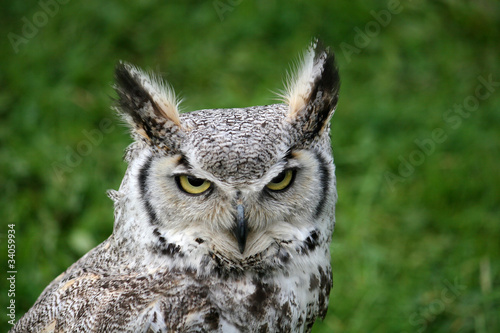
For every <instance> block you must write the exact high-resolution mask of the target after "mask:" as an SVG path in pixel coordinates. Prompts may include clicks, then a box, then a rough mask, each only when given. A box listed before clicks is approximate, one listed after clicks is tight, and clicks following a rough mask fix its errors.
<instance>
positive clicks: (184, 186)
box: [10, 41, 340, 332]
mask: <svg viewBox="0 0 500 333" xmlns="http://www.w3.org/2000/svg"><path fill="white" fill-rule="evenodd" d="M339 87H340V80H339V74H338V70H337V67H336V64H335V58H334V54H333V53H332V52H331V51H330V50H329V49H328V48H325V47H324V46H322V44H321V43H319V42H317V41H313V43H312V44H311V46H310V47H309V48H308V49H307V51H306V52H304V54H303V56H302V58H301V61H300V63H299V64H298V66H297V69H296V71H295V72H294V73H292V74H291V75H289V77H288V79H287V83H286V85H285V88H284V90H283V91H282V92H281V94H280V96H281V99H282V103H281V104H273V105H265V106H252V107H247V108H234V109H211V110H200V111H193V112H188V113H182V114H181V113H179V100H178V99H177V98H176V96H175V93H174V91H173V90H172V88H171V87H170V86H169V85H168V84H167V83H164V82H162V81H161V79H160V78H159V77H158V76H155V75H153V74H150V73H146V72H143V71H141V70H140V69H138V68H137V67H134V66H133V65H130V64H128V63H123V62H122V63H119V64H118V65H117V67H116V85H115V90H116V92H117V95H118V98H117V99H116V106H115V109H116V110H117V111H118V112H119V113H120V114H121V116H122V117H123V118H124V119H125V121H126V123H127V124H128V125H129V127H130V131H131V134H132V138H133V139H134V142H133V143H132V144H131V145H130V146H129V147H128V148H127V150H126V153H125V160H126V161H127V162H128V168H127V171H126V173H125V176H124V178H123V181H122V183H121V185H120V188H119V190H117V191H115V190H110V191H109V192H108V195H109V197H110V198H111V199H112V200H113V201H114V218H115V222H114V229H113V233H112V235H111V236H110V237H109V238H108V239H107V240H105V241H104V242H103V243H101V244H100V245H98V246H97V247H96V248H94V249H92V250H91V251H90V252H88V253H87V254H86V255H85V256H83V257H82V258H81V259H80V260H78V261H77V262H76V263H74V264H73V265H72V266H71V267H69V268H68V269H67V270H66V271H65V272H64V273H62V274H61V275H60V276H58V277H57V278H56V279H55V280H54V281H52V282H51V283H50V285H49V286H48V287H47V288H46V289H45V290H44V291H43V293H42V294H41V295H40V297H39V298H38V300H37V301H36V303H35V304H34V305H33V307H32V308H31V309H30V310H29V311H28V312H27V313H26V314H25V315H24V316H23V317H22V318H21V319H20V320H19V321H18V322H17V323H16V324H15V325H14V326H13V328H12V329H11V331H10V332H310V331H311V329H312V326H313V324H314V322H315V320H316V319H317V318H322V317H324V316H325V314H326V311H327V307H328V299H329V294H330V289H331V286H332V270H331V266H330V242H331V236H332V232H333V228H334V224H335V218H334V215H335V203H336V200H337V192H336V180H335V175H334V171H335V167H334V164H333V155H332V152H331V145H330V118H331V116H332V114H333V112H334V110H335V108H336V105H337V100H338V92H339Z"/></svg>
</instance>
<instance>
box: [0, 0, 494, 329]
mask: <svg viewBox="0 0 500 333" xmlns="http://www.w3.org/2000/svg"><path fill="white" fill-rule="evenodd" d="M46 1H47V0H46ZM66 2H67V3H66V4H61V5H59V8H58V9H57V11H56V12H55V13H53V14H54V15H52V16H51V15H48V16H47V20H46V22H44V21H43V15H42V14H40V12H41V13H43V9H42V7H41V6H40V4H39V3H38V2H37V1H10V2H8V3H7V2H5V1H4V2H3V3H2V10H1V11H0V22H1V23H0V29H1V30H0V50H1V52H0V191H1V194H0V216H1V227H0V240H1V247H0V263H1V265H0V267H1V271H0V276H1V280H0V288H1V296H0V308H1V309H2V310H1V311H0V312H1V313H0V314H1V316H0V318H1V319H0V330H1V331H5V330H7V329H8V328H9V327H10V325H8V324H7V323H6V321H7V320H6V319H7V317H6V315H5V313H6V306H7V304H8V303H7V302H8V300H9V298H8V297H7V289H8V285H7V281H6V278H5V274H6V271H7V270H8V268H7V246H6V244H7V225H8V224H15V230H16V239H15V240H16V246H17V247H16V269H17V272H18V273H17V279H16V296H15V300H16V311H17V317H18V318H19V317H20V316H21V315H22V314H23V313H24V312H25V311H26V310H28V309H29V308H30V306H31V305H32V304H33V303H34V301H35V300H36V298H37V297H38V295H39V294H40V293H41V291H42V290H43V289H44V287H45V286H46V285H47V284H48V283H49V282H50V281H51V280H52V279H54V278H55V277H56V276H57V275H58V274H60V273H61V272H62V271H63V270H65V269H66V268H67V267H68V266H69V265H70V264H72V263H73V262H74V261H76V260H77V259H78V258H79V257H81V256H82V255H83V254H84V253H86V252H87V251H88V250H89V249H91V248H92V247H94V246H96V245H97V244H99V243H100V242H102V241H103V240H104V239H105V238H106V237H107V236H108V235H109V234H110V233H111V231H112V226H113V207H112V202H111V200H109V199H107V197H106V195H105V191H106V190H107V189H110V188H114V189H116V188H118V186H119V184H120V180H121V178H122V176H123V174H124V171H125V168H126V165H125V163H124V162H123V161H122V152H123V150H124V148H125V147H126V146H127V145H128V144H129V143H130V142H131V140H130V138H129V136H128V133H127V131H126V129H125V127H124V126H122V125H121V122H120V121H119V120H118V119H116V117H115V115H114V114H113V112H112V111H111V110H110V105H111V100H110V96H111V97H112V96H114V93H113V90H112V88H111V84H112V81H113V70H114V66H115V64H116V63H117V62H118V60H120V59H123V60H126V61H129V62H132V63H134V64H136V65H138V66H140V67H143V68H146V69H151V70H154V71H159V72H161V73H162V75H163V76H164V78H166V79H167V80H168V81H169V82H170V83H171V84H172V85H173V86H174V87H175V89H176V91H177V92H178V93H180V94H181V95H182V97H184V99H185V102H184V103H183V104H182V106H183V109H184V110H185V111H190V110H196V109H201V108H215V107H245V106H250V105H259V104H261V105H262V104H269V103H273V102H275V95H274V94H273V93H272V92H271V91H270V90H274V91H276V90H278V89H280V88H281V87H282V81H283V78H284V77H285V72H286V70H287V69H288V68H289V64H290V63H292V62H293V61H294V60H296V59H297V56H298V54H299V53H300V52H302V50H303V49H304V48H305V47H306V46H307V45H308V44H309V42H310V40H311V38H312V37H313V36H319V37H321V38H322V39H323V41H324V43H325V44H327V45H330V46H331V47H332V48H333V49H334V50H335V52H336V54H337V58H338V65H339V68H340V73H341V78H342V88H341V95H340V102H339V105H338V109H337V112H336V114H335V115H334V117H333V120H332V138H333V143H332V145H333V149H334V154H335V161H336V165H337V180H338V181H337V182H338V192H339V201H338V206H337V225H336V229H335V233H334V235H333V243H332V246H331V248H332V263H333V268H334V269H333V272H334V288H333V290H332V293H331V298H330V309H329V312H328V315H327V317H326V319H325V320H324V321H323V322H318V323H317V324H316V325H315V328H314V332H480V333H484V332H500V319H499V318H500V262H499V258H500V218H499V217H500V208H499V207H500V205H499V201H500V200H499V198H500V177H499V174H500V172H499V167H500V156H499V152H500V149H499V144H500V127H499V124H500V112H499V111H500V110H499V107H500V86H499V85H498V83H497V84H496V86H494V87H490V88H491V90H492V91H491V92H489V93H490V95H489V96H488V97H487V98H484V99H483V100H480V101H479V104H478V105H474V104H466V105H467V108H468V109H469V110H471V112H467V113H464V114H463V115H459V114H457V113H450V112H453V108H454V106H455V105H457V106H458V107H460V106H462V107H463V105H464V103H474V101H475V100H474V98H475V97H474V96H475V95H476V87H477V86H478V85H479V84H480V81H479V80H480V79H478V78H479V77H482V78H485V79H488V77H490V79H491V80H493V81H494V82H500V64H499V54H500V52H499V51H500V43H499V40H500V3H499V2H498V1H496V0H481V1H460V0H438V1H422V0H420V1H417V0H414V1H410V0H408V1H401V2H400V3H399V5H398V6H396V8H397V10H398V11H399V12H398V13H394V14H391V16H390V22H388V24H384V25H385V26H382V25H381V24H380V23H377V21H376V20H375V18H374V16H373V15H372V14H373V12H372V11H374V12H375V13H379V12H380V11H383V10H388V9H389V8H393V7H392V6H394V5H393V2H394V0H392V1H390V2H389V3H388V2H387V1H362V0H352V1H349V2H346V1H330V0H325V1H264V0H258V1H249V0H243V1H241V0H221V1H204V2H201V1H182V2H181V1H177V2H173V1H153V0H147V1H146V0H143V1H136V2H134V3H133V4H128V3H127V4H126V3H125V2H123V1H116V0H112V1H105V2H103V1H95V0H90V1H85V2H83V1H66ZM224 10H225V11H224ZM218 11H219V12H218ZM221 11H224V12H221ZM34 19H35V20H38V21H37V22H38V24H39V25H41V26H40V28H38V31H37V32H36V33H34V35H33V36H31V35H30V34H29V31H25V33H26V32H28V36H29V37H30V38H26V43H23V44H19V45H17V49H18V50H17V51H18V52H15V50H14V47H13V45H12V43H11V42H10V41H9V33H14V34H17V35H18V36H21V37H22V36H23V26H24V25H25V24H26V23H25V22H26V20H27V21H29V22H33V20H34ZM40 22H41V23H44V24H41V23H40ZM377 27H378V29H377ZM366 29H368V32H369V34H370V36H369V37H367V38H365V39H364V40H362V37H360V32H359V31H362V32H364V31H365V30H366ZM370 29H371V30H370ZM25 30H26V29H25ZM10 36H11V37H12V35H10ZM25 36H26V35H25ZM353 48H356V49H355V50H354V49H353ZM348 49H349V50H350V51H351V52H348ZM479 92H480V93H486V92H488V91H487V90H485V88H480V90H479ZM450 110H451V111H450ZM450 117H453V118H450ZM445 119H448V121H446V120H445ZM102 121H104V122H107V121H112V124H113V125H112V127H111V128H110V129H109V130H107V131H102V130H101V134H102V139H101V138H100V137H95V138H97V139H98V140H97V139H95V140H96V141H95V144H91V145H90V146H88V145H87V146H86V147H84V146H83V145H85V143H83V142H89V140H88V138H87V136H86V133H89V132H90V133H95V132H96V131H98V130H99V128H100V126H101V125H102V123H101V122H102ZM436 129H438V131H439V129H441V132H440V133H439V135H438V139H439V140H438V141H439V142H434V144H433V147H431V145H429V143H428V142H429V140H430V139H432V135H433V131H436ZM415 140H420V141H422V140H423V141H424V142H427V146H426V147H427V149H429V150H430V151H427V153H428V154H425V152H424V151H423V150H422V149H421V148H419V146H418V145H417V144H416V143H415ZM85 148H87V150H84V151H85V152H86V153H85V156H82V158H81V161H74V162H75V163H74V165H72V166H71V167H68V168H66V169H64V172H62V173H61V172H59V173H57V172H55V170H54V165H58V166H60V165H66V166H68V163H67V158H68V156H71V151H75V150H77V149H85ZM431 148H432V149H431ZM411 161H413V162H411Z"/></svg>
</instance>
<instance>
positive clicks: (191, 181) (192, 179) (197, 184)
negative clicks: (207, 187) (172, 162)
mask: <svg viewBox="0 0 500 333" xmlns="http://www.w3.org/2000/svg"><path fill="white" fill-rule="evenodd" d="M186 177H187V181H188V182H189V184H191V185H192V186H194V187H200V186H201V185H203V183H204V182H205V180H204V179H200V178H196V177H193V176H186Z"/></svg>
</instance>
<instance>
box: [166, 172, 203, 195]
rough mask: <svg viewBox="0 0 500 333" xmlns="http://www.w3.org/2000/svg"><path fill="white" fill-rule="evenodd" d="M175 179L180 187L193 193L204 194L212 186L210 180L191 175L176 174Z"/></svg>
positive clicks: (188, 192)
mask: <svg viewBox="0 0 500 333" xmlns="http://www.w3.org/2000/svg"><path fill="white" fill-rule="evenodd" d="M175 181H176V183H177V186H178V187H179V189H181V190H182V191H183V192H185V193H187V194H191V195H200V194H203V193H205V192H207V191H208V190H210V188H211V187H212V183H211V182H209V181H208V180H206V179H201V178H197V177H193V176H189V175H180V176H175Z"/></svg>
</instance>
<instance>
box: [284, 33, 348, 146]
mask: <svg viewBox="0 0 500 333" xmlns="http://www.w3.org/2000/svg"><path fill="white" fill-rule="evenodd" d="M339 89H340V77H339V72H338V69H337V66H336V64H335V55H334V54H333V52H331V51H330V50H329V49H328V48H325V47H324V46H323V45H322V43H321V42H320V41H318V40H314V41H313V43H312V45H311V46H310V47H309V49H308V50H307V51H306V52H305V53H304V56H303V58H302V59H301V62H300V65H299V66H298V67H297V70H296V71H295V72H294V73H293V74H289V75H288V80H287V83H286V84H285V90H284V91H283V93H282V94H281V95H280V96H281V97H282V98H283V100H284V102H285V103H286V104H287V105H288V116H287V120H288V121H289V122H290V123H292V125H294V127H296V128H298V129H300V131H301V132H302V133H301V134H302V135H304V136H305V137H306V139H309V138H312V137H315V136H317V135H319V134H321V133H322V132H323V131H324V130H325V129H326V128H328V126H329V122H330V118H331V116H332V115H333V113H334V111H335V108H336V107H337V102H338V96H339Z"/></svg>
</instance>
